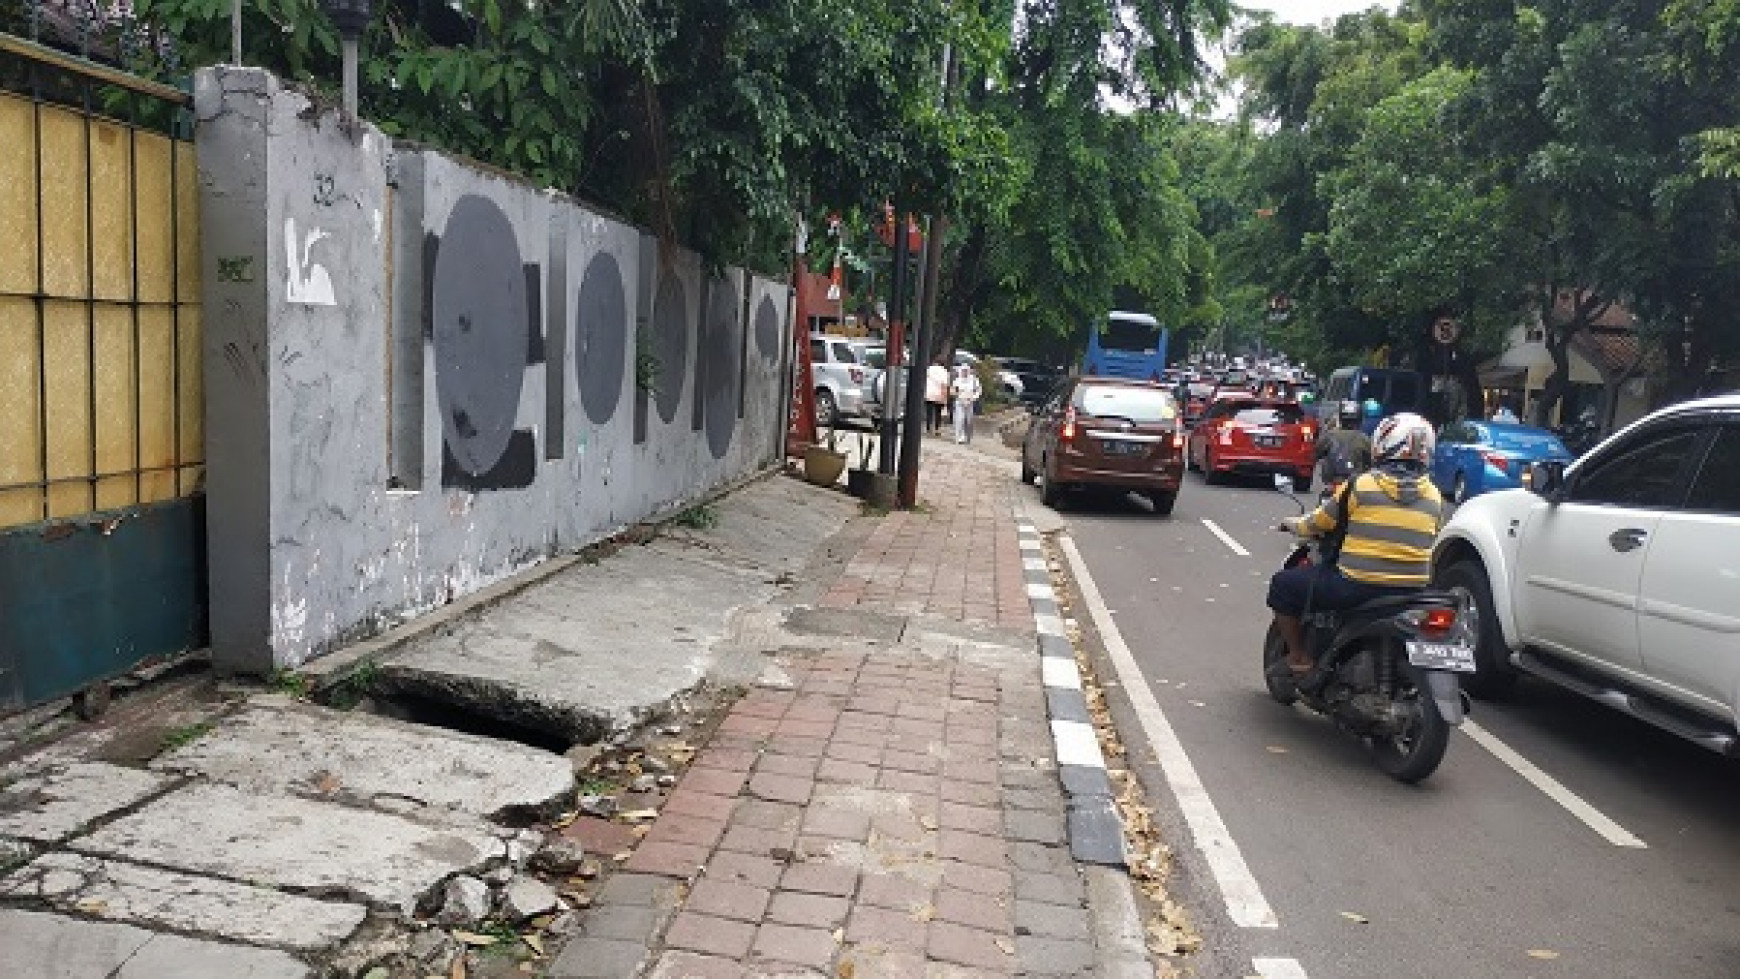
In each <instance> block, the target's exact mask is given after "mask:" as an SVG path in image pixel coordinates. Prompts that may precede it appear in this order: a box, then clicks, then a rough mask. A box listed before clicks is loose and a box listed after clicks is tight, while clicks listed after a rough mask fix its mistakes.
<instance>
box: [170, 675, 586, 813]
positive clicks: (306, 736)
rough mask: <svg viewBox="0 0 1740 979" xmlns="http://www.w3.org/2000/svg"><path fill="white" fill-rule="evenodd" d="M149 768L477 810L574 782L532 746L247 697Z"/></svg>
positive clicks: (256, 786)
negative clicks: (230, 712) (213, 726)
mask: <svg viewBox="0 0 1740 979" xmlns="http://www.w3.org/2000/svg"><path fill="white" fill-rule="evenodd" d="M151 767H152V768H155V769H159V770H166V771H176V772H185V773H189V774H198V775H204V776H205V777H207V778H209V779H212V780H214V781H218V782H224V783H226V784H229V785H234V786H236V787H237V788H241V789H246V790H247V791H249V792H253V793H273V794H286V795H288V794H306V793H317V794H319V795H322V796H328V797H337V798H342V799H345V800H348V801H353V802H355V803H357V804H360V805H364V806H372V805H375V804H376V802H377V801H378V800H382V799H383V798H384V799H386V800H392V801H395V802H398V801H407V800H408V801H410V802H413V803H415V804H417V805H420V806H427V807H431V808H439V809H455V810H459V811H462V812H468V813H473V814H476V815H479V816H489V815H493V814H495V813H499V812H503V811H505V810H511V809H516V808H538V807H542V806H545V805H548V804H550V803H551V802H554V801H555V800H557V799H558V798H560V797H561V796H562V795H563V794H565V793H566V792H568V790H569V789H571V788H572V787H573V784H574V776H573V770H572V767H571V766H570V764H569V762H568V760H567V759H566V758H564V757H562V756H561V755H557V754H553V753H551V752H548V751H544V750H542V749H539V748H533V747H530V746H528V745H522V744H516V743H514V742H511V741H496V740H491V739H489V738H482V737H477V736H475V735H470V734H462V733H460V732H457V731H447V730H443V729H441V728H431V727H422V726H419V725H414V724H406V723H403V722H401V721H395V720H391V719H388V718H383V717H376V716H373V715H370V714H361V713H347V712H345V711H338V710H331V709H329V708H325V707H316V706H313V705H310V704H302V703H297V702H295V701H292V700H290V699H289V698H283V697H259V698H256V699H254V700H253V701H251V702H250V703H249V705H248V706H247V707H246V708H245V709H243V710H241V711H238V712H237V713H235V714H233V715H231V716H230V717H228V718H226V719H225V720H224V721H223V722H222V723H221V724H219V725H218V727H217V729H216V730H214V731H212V732H211V733H210V734H208V735H206V736H205V737H203V738H201V739H199V740H198V741H195V742H193V743H192V744H189V745H185V746H183V747H181V748H178V749H176V750H175V751H172V752H170V753H169V754H167V755H164V756H163V757H161V758H159V759H157V760H156V761H154V762H152V765H151ZM394 811H403V808H402V807H395V809H394Z"/></svg>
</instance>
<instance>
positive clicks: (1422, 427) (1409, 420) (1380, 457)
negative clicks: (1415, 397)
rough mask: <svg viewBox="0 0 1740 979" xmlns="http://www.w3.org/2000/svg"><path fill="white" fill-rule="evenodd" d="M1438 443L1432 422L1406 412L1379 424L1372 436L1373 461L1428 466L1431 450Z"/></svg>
mask: <svg viewBox="0 0 1740 979" xmlns="http://www.w3.org/2000/svg"><path fill="white" fill-rule="evenodd" d="M1437 443H1438V437H1437V435H1435V434H1434V433H1433V431H1432V423H1431V422H1429V421H1427V420H1426V419H1424V418H1421V417H1420V416H1419V415H1416V414H1414V413H1413V412H1411V411H1404V412H1402V413H1400V414H1396V415H1391V416H1390V417H1388V418H1385V419H1384V420H1383V421H1381V422H1378V426H1377V431H1375V432H1372V435H1371V455H1372V460H1373V461H1374V462H1379V463H1384V462H1416V463H1419V464H1421V465H1425V464H1426V463H1429V462H1431V461H1432V450H1433V449H1434V448H1435V447H1436V446H1437Z"/></svg>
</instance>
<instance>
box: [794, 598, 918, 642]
mask: <svg viewBox="0 0 1740 979" xmlns="http://www.w3.org/2000/svg"><path fill="white" fill-rule="evenodd" d="M784 626H785V628H786V629H787V630H788V631H790V632H793V633H796V634H797V635H800V636H850V637H852V638H854V639H858V640H872V639H873V640H876V641H877V642H880V643H884V644H887V645H890V646H892V645H893V644H895V643H897V642H899V641H900V637H901V634H902V633H904V632H905V631H906V616H904V615H893V614H890V613H888V612H876V611H871V610H869V609H856V608H854V609H835V608H811V607H808V606H798V607H797V608H794V609H792V610H791V611H790V612H789V613H787V615H786V617H785V622H784Z"/></svg>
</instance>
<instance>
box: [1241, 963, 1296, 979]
mask: <svg viewBox="0 0 1740 979" xmlns="http://www.w3.org/2000/svg"><path fill="white" fill-rule="evenodd" d="M1251 967H1252V968H1254V969H1256V970H1257V975H1259V976H1262V977H1263V979H1306V976H1305V967H1304V966H1302V965H1300V964H1299V960H1298V959H1252V960H1251Z"/></svg>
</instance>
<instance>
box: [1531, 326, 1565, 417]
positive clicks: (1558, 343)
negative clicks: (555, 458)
mask: <svg viewBox="0 0 1740 979" xmlns="http://www.w3.org/2000/svg"><path fill="white" fill-rule="evenodd" d="M1546 344H1547V354H1548V355H1549V356H1551V357H1552V358H1553V373H1552V374H1551V375H1549V376H1548V377H1547V386H1546V388H1545V389H1544V390H1542V391H1541V400H1540V401H1537V402H1536V403H1535V411H1534V419H1533V420H1534V423H1535V425H1537V426H1539V427H1541V428H1547V427H1549V426H1551V424H1552V419H1553V409H1554V408H1556V407H1558V405H1559V399H1560V398H1562V397H1564V394H1565V386H1566V385H1567V384H1569V383H1570V381H1571V350H1570V347H1571V336H1570V334H1569V333H1566V334H1561V333H1560V332H1559V331H1557V330H1548V331H1547V337H1546Z"/></svg>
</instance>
